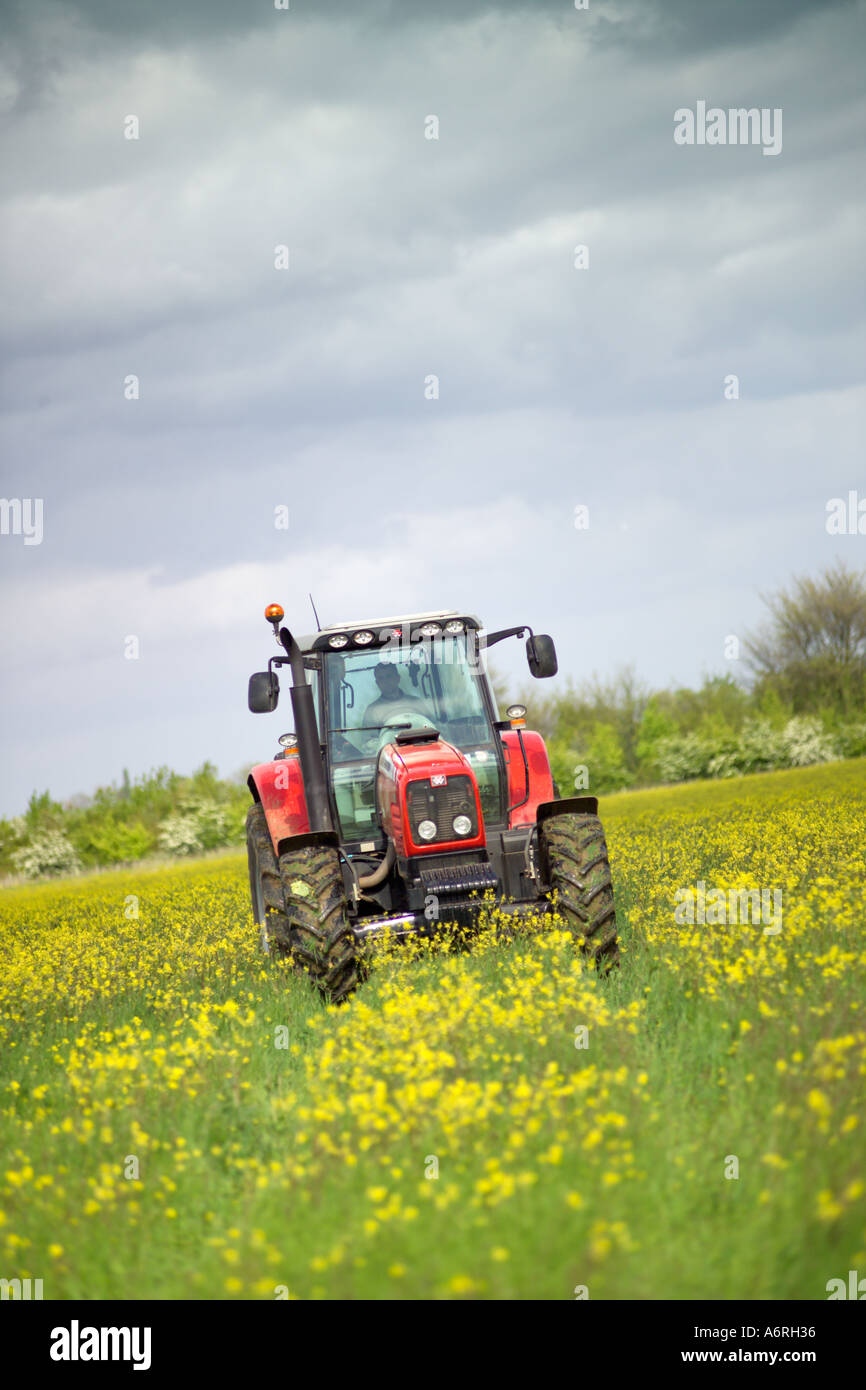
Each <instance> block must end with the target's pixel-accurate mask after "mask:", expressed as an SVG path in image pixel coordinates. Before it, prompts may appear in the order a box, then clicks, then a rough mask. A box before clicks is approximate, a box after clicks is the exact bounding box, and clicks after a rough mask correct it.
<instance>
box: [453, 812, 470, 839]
mask: <svg viewBox="0 0 866 1390" xmlns="http://www.w3.org/2000/svg"><path fill="white" fill-rule="evenodd" d="M451 824H452V825H453V827H454V833H455V834H456V835H468V834H469V832H470V830H471V829H472V822H471V820H470V819H469V817H468V816H455V817H454V819H453V821H452V822H451Z"/></svg>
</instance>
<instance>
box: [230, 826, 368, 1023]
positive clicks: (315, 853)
mask: <svg viewBox="0 0 866 1390" xmlns="http://www.w3.org/2000/svg"><path fill="white" fill-rule="evenodd" d="M247 853H248V858H249V867H250V894H251V897H252V903H253V915H254V917H255V919H256V921H257V922H258V923H259V925H260V927H261V931H262V945H263V946H264V949H265V950H266V951H267V952H269V953H274V954H277V955H282V956H285V957H288V959H290V960H291V961H292V963H293V964H294V965H297V966H299V967H300V968H301V969H302V970H304V971H305V972H306V973H307V974H308V975H309V976H310V978H311V980H312V981H313V983H314V984H315V985H316V986H317V988H318V989H319V990H320V991H321V993H322V994H323V995H324V997H325V998H326V999H328V1000H329V1001H330V1002H331V1003H333V1004H339V1003H341V1002H342V1001H343V1000H344V999H347V998H348V997H349V995H350V994H351V993H352V992H353V990H355V989H356V988H357V986H358V985H359V984H360V983H361V982H362V980H363V979H364V978H365V974H366V972H365V969H364V966H363V964H362V962H361V960H360V958H359V956H358V952H357V947H356V944H355V938H354V935H353V933H352V928H351V926H350V924H349V917H348V913H347V911H346V898H345V893H344V889H343V873H342V870H341V868H340V857H339V855H338V854H337V851H336V850H335V849H333V848H332V847H331V846H330V845H305V846H303V847H302V848H298V849H295V850H291V849H290V850H288V851H287V852H286V853H285V854H282V855H280V858H279V860H278V859H277V856H276V854H275V853H274V847H273V844H272V843H271V836H270V832H269V830H268V824H267V820H266V818H265V813H264V811H263V809H262V807H261V806H260V805H258V804H256V805H254V806H251V807H250V809H249V812H248V813H247Z"/></svg>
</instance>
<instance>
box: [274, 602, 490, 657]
mask: <svg viewBox="0 0 866 1390" xmlns="http://www.w3.org/2000/svg"><path fill="white" fill-rule="evenodd" d="M454 619H458V620H459V621H460V622H462V623H465V624H466V626H467V627H469V628H480V627H481V623H480V621H479V619H478V618H476V617H474V616H473V615H472V614H471V613H461V612H460V611H459V610H458V609H456V608H448V609H441V608H440V609H434V610H433V611H432V612H430V613H401V614H400V615H399V616H398V617H392V618H366V619H359V620H357V621H355V622H345V623H328V624H327V626H326V627H323V628H322V629H321V631H320V632H313V633H308V634H307V635H306V636H304V637H299V638H298V646H299V647H300V649H301V651H302V652H311V651H321V650H322V649H323V648H324V649H326V650H327V648H328V642H327V639H328V637H332V636H334V635H335V634H336V633H338V632H344V633H345V634H346V636H347V637H348V638H349V644H348V648H353V649H354V650H357V648H356V647H355V646H354V643H353V642H352V640H351V639H352V633H353V632H365V631H366V632H373V633H374V634H375V637H376V641H375V642H373V643H369V644H367V645H369V646H378V645H379V643H380V642H381V641H384V640H387V636H386V637H383V636H382V635H381V634H382V633H383V632H387V634H388V635H390V632H391V630H392V629H393V628H395V627H396V628H401V629H402V628H405V627H409V628H416V627H419V626H420V625H421V624H422V623H441V624H442V625H443V626H444V624H445V623H448V622H452V621H453V620H454ZM323 639H325V640H323ZM348 648H345V647H344V648H342V650H343V651H345V650H348Z"/></svg>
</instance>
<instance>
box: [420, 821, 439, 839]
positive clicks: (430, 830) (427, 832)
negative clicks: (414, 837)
mask: <svg viewBox="0 0 866 1390" xmlns="http://www.w3.org/2000/svg"><path fill="white" fill-rule="evenodd" d="M418 834H419V835H420V836H421V839H422V840H435V838H436V822H435V820H422V821H421V822H420V824H419V826H418Z"/></svg>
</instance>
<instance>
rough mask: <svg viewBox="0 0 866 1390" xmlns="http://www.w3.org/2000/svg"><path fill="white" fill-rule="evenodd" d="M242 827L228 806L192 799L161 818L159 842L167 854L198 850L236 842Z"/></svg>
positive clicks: (197, 852)
mask: <svg viewBox="0 0 866 1390" xmlns="http://www.w3.org/2000/svg"><path fill="white" fill-rule="evenodd" d="M242 830H243V826H242V824H241V822H240V821H239V820H238V816H237V813H236V812H234V811H233V810H232V808H231V807H228V806H220V805H219V803H218V802H216V801H205V800H196V801H192V800H191V801H189V802H187V803H186V804H185V805H184V807H183V809H182V810H180V811H179V812H177V813H176V814H175V815H173V816H168V817H167V818H166V820H164V821H163V823H162V825H161V827H160V831H159V837H158V843H159V847H160V849H161V850H163V851H164V852H165V853H166V854H172V855H176V856H181V855H185V854H201V853H202V851H204V850H208V849H220V848H221V847H222V846H223V845H230V844H234V843H236V842H237V841H238V840H239V839H240V837H241V834H242Z"/></svg>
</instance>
